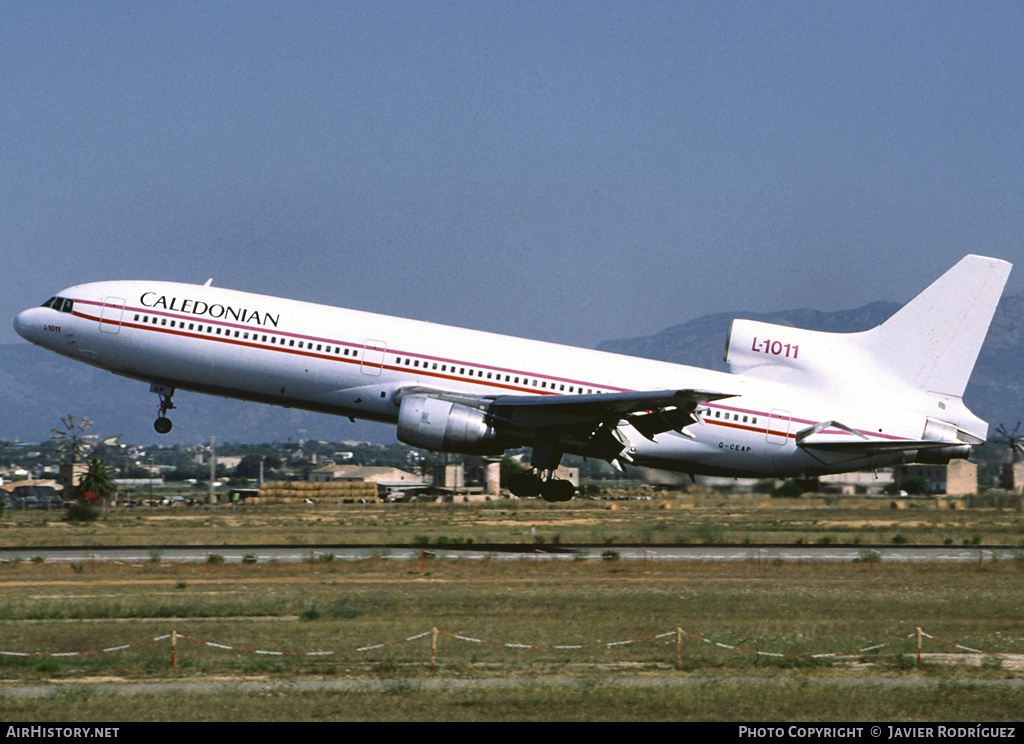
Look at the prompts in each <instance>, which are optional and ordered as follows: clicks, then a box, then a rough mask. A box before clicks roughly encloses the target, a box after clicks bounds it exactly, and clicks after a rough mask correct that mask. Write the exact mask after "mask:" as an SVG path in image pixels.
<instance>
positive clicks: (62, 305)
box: [43, 297, 75, 313]
mask: <svg viewBox="0 0 1024 744" xmlns="http://www.w3.org/2000/svg"><path fill="white" fill-rule="evenodd" d="M43 307H51V308H53V309H54V310H59V311H60V312H62V313H70V312H73V311H74V309H75V301H74V300H69V299H67V298H66V297H51V298H50V299H48V300H47V301H46V302H44V303H43Z"/></svg>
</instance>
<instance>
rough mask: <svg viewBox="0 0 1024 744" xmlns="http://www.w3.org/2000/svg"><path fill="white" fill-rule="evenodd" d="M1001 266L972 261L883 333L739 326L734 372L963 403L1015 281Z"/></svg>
mask: <svg viewBox="0 0 1024 744" xmlns="http://www.w3.org/2000/svg"><path fill="white" fill-rule="evenodd" d="M1010 268H1011V267H1010V264H1009V263H1007V262H1006V261H1002V260H1000V259H997V258H985V257H984V256H966V257H964V258H963V259H961V260H960V262H959V263H957V264H956V265H955V266H954V267H953V268H951V269H950V270H949V271H947V272H946V273H945V274H943V275H942V276H941V277H939V278H938V279H937V280H935V282H933V283H932V284H931V286H929V287H928V288H927V289H925V290H924V291H923V292H922V293H921V294H919V295H918V296H917V297H915V298H914V299H913V300H911V301H910V302H909V303H907V304H906V305H905V306H904V307H903V308H901V309H900V310H899V311H898V312H897V313H896V314H895V315H893V316H892V317H891V318H889V319H888V320H887V321H885V322H884V323H882V324H881V325H878V326H876V327H875V328H872V329H870V330H867V331H862V332H860V333H825V332H821V331H808V330H804V329H800V328H790V327H787V326H778V325H773V324H771V323H762V322H759V321H753V320H739V319H737V320H734V321H733V322H732V325H731V326H730V329H729V339H728V341H727V343H726V352H725V360H726V362H728V363H729V367H730V369H731V371H732V372H734V373H740V374H746V375H751V376H756V377H761V378H765V379H773V380H779V381H794V382H799V384H801V385H804V386H806V387H808V388H817V389H820V390H829V391H830V392H831V393H833V394H843V393H844V392H848V391H851V390H861V391H863V390H869V391H870V390H876V391H878V392H881V391H882V390H885V389H887V390H891V391H898V390H901V389H906V388H908V387H909V388H911V389H915V390H920V391H923V392H926V393H937V394H940V395H943V396H948V397H951V398H962V397H963V393H964V388H965V387H966V386H967V380H968V378H969V377H970V376H971V371H972V370H973V369H974V363H975V362H976V361H977V359H978V352H979V351H980V350H981V344H982V342H983V341H984V340H985V334H986V333H987V332H988V327H989V324H990V323H991V322H992V316H993V314H994V313H995V310H996V305H997V304H998V303H999V297H1000V295H1001V294H1002V291H1003V287H1004V285H1005V284H1006V279H1007V277H1008V276H1009V274H1010Z"/></svg>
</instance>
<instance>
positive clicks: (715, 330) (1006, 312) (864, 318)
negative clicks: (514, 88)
mask: <svg viewBox="0 0 1024 744" xmlns="http://www.w3.org/2000/svg"><path fill="white" fill-rule="evenodd" d="M898 309H899V305H897V304H896V303H889V302H875V303H871V304H869V305H864V306H863V307H859V308H856V309H853V310H840V311H834V312H821V311H817V310H810V309H800V310H786V311H779V312H772V313H744V312H739V313H735V312H731V313H718V314H715V315H706V316H703V317H700V318H696V319H694V320H691V321H688V322H686V323H681V324H679V325H675V326H671V327H669V328H666V329H664V330H663V331H661V332H659V333H656V334H654V335H651V336H642V337H639V338H628V339H617V340H612V341H606V342H603V343H601V344H600V345H599V346H598V348H599V349H601V350H603V351H611V352H615V353H619V354H628V355H631V356H639V357H646V358H649V359H659V360H663V361H668V362H676V363H679V364H687V365H691V366H695V367H704V368H708V369H716V370H721V371H725V370H726V366H725V363H724V362H723V360H722V355H723V351H724V348H725V338H726V334H727V332H728V329H729V322H730V321H731V320H732V319H733V318H737V317H743V318H749V319H751V320H760V321H765V322H769V323H776V324H779V325H788V326H796V327H800V328H808V329H811V330H817V331H829V332H833V333H852V332H856V331H863V330H867V329H868V328H871V327H873V326H875V325H877V324H879V323H881V322H882V321H884V320H885V319H886V318H888V317H889V316H890V315H892V314H893V313H894V312H895V311H896V310H898ZM1022 318H1024V295H1007V296H1004V297H1003V298H1002V300H1001V301H1000V303H999V307H998V308H997V310H996V314H995V318H994V319H993V321H992V326H991V328H990V329H989V333H988V336H987V337H986V339H985V343H984V345H983V346H982V349H981V354H980V355H979V358H978V363H977V366H976V367H975V368H974V374H973V375H972V377H971V381H970V384H969V385H968V386H967V391H966V393H965V394H964V402H965V403H966V404H967V406H968V407H969V408H970V409H971V410H972V411H974V413H976V414H977V415H978V416H981V418H983V419H985V420H986V421H988V422H989V423H990V424H991V427H990V428H991V429H994V428H995V426H997V425H998V424H1000V423H1002V424H1006V425H1007V426H1009V427H1012V426H1013V424H1014V423H1015V422H1016V421H1018V420H1020V419H1022V418H1024V384H1022V371H1024V323H1022V322H1021V319H1022ZM686 385H687V382H686V381H685V380H680V381H679V386H680V387H685V386H686ZM174 403H175V405H176V406H177V408H176V409H175V410H174V411H173V412H172V413H171V417H172V419H173V420H174V427H175V428H174V429H173V430H172V431H171V433H170V434H168V435H166V436H163V437H161V436H159V435H157V434H156V433H155V432H154V431H153V429H152V422H153V420H154V419H155V418H156V409H157V397H156V396H155V395H153V394H152V393H150V392H149V387H148V386H147V385H145V384H144V383H141V382H135V381H132V380H127V379H124V378H121V377H118V376H116V375H113V374H111V373H109V372H104V371H103V370H99V369H96V368H93V367H89V366H87V365H84V364H77V363H74V362H72V361H70V360H67V359H64V358H62V357H59V356H57V355H56V354H53V353H51V352H49V351H45V350H43V349H40V348H38V347H36V346H32V345H31V344H27V343H25V344H6V345H0V439H5V440H20V441H24V442H41V441H45V440H46V439H47V438H49V436H50V434H51V429H53V428H55V427H56V428H61V427H62V424H61V417H62V416H66V415H67V414H73V415H74V416H75V417H76V419H80V418H81V417H82V416H88V417H89V418H90V419H92V420H93V422H94V426H93V428H92V429H91V430H90V432H89V433H91V434H96V435H98V436H100V437H101V438H105V437H109V436H114V435H118V434H120V435H122V437H123V441H125V442H128V443H139V444H152V443H162V444H191V443H194V442H198V441H208V440H209V438H210V437H211V436H216V438H217V440H218V441H220V442H275V441H276V442H283V441H289V440H292V441H297V440H300V439H322V440H326V441H349V440H355V441H372V442H382V443H383V442H394V441H395V434H394V428H393V427H390V426H385V425H382V424H374V423H369V422H361V421H360V422H356V423H352V422H351V421H349V420H348V419H347V418H344V417H338V416H328V415H325V414H316V413H307V412H305V411H297V410H293V409H285V408H278V407H274V406H267V405H260V404H256V403H246V402H242V401H235V400H227V399H223V398H215V397H212V396H207V395H198V394H194V393H188V392H184V391H182V392H179V393H177V394H176V395H175V397H174Z"/></svg>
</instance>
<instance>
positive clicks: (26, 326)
mask: <svg viewBox="0 0 1024 744" xmlns="http://www.w3.org/2000/svg"><path fill="white" fill-rule="evenodd" d="M38 309H39V308H35V307H30V308H29V309H28V310H22V311H21V312H20V313H18V314H17V316H15V318H14V330H15V331H16V332H17V334H18V335H19V336H21V337H22V338H23V339H26V340H28V341H33V342H34V341H35V333H34V331H35V330H37V329H38V328H39V323H33V322H32V319H33V317H34V316H36V315H37V314H38V313H37V311H38Z"/></svg>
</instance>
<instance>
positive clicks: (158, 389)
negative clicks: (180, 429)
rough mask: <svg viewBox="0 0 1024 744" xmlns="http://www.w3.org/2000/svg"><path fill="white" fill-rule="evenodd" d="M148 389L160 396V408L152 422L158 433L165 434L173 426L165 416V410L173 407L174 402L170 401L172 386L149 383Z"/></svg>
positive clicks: (172, 392)
mask: <svg viewBox="0 0 1024 744" xmlns="http://www.w3.org/2000/svg"><path fill="white" fill-rule="evenodd" d="M149 391H150V392H151V393H156V394H157V395H159V396H160V408H159V412H158V413H157V419H156V421H154V422H153V428H154V429H156V431H157V433H158V434H166V433H167V432H169V431H170V430H171V426H173V424H172V423H171V420H170V419H169V418H167V412H168V411H169V410H171V409H172V408H174V403H172V402H171V396H172V395H174V388H172V387H166V386H164V385H150V386H149Z"/></svg>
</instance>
